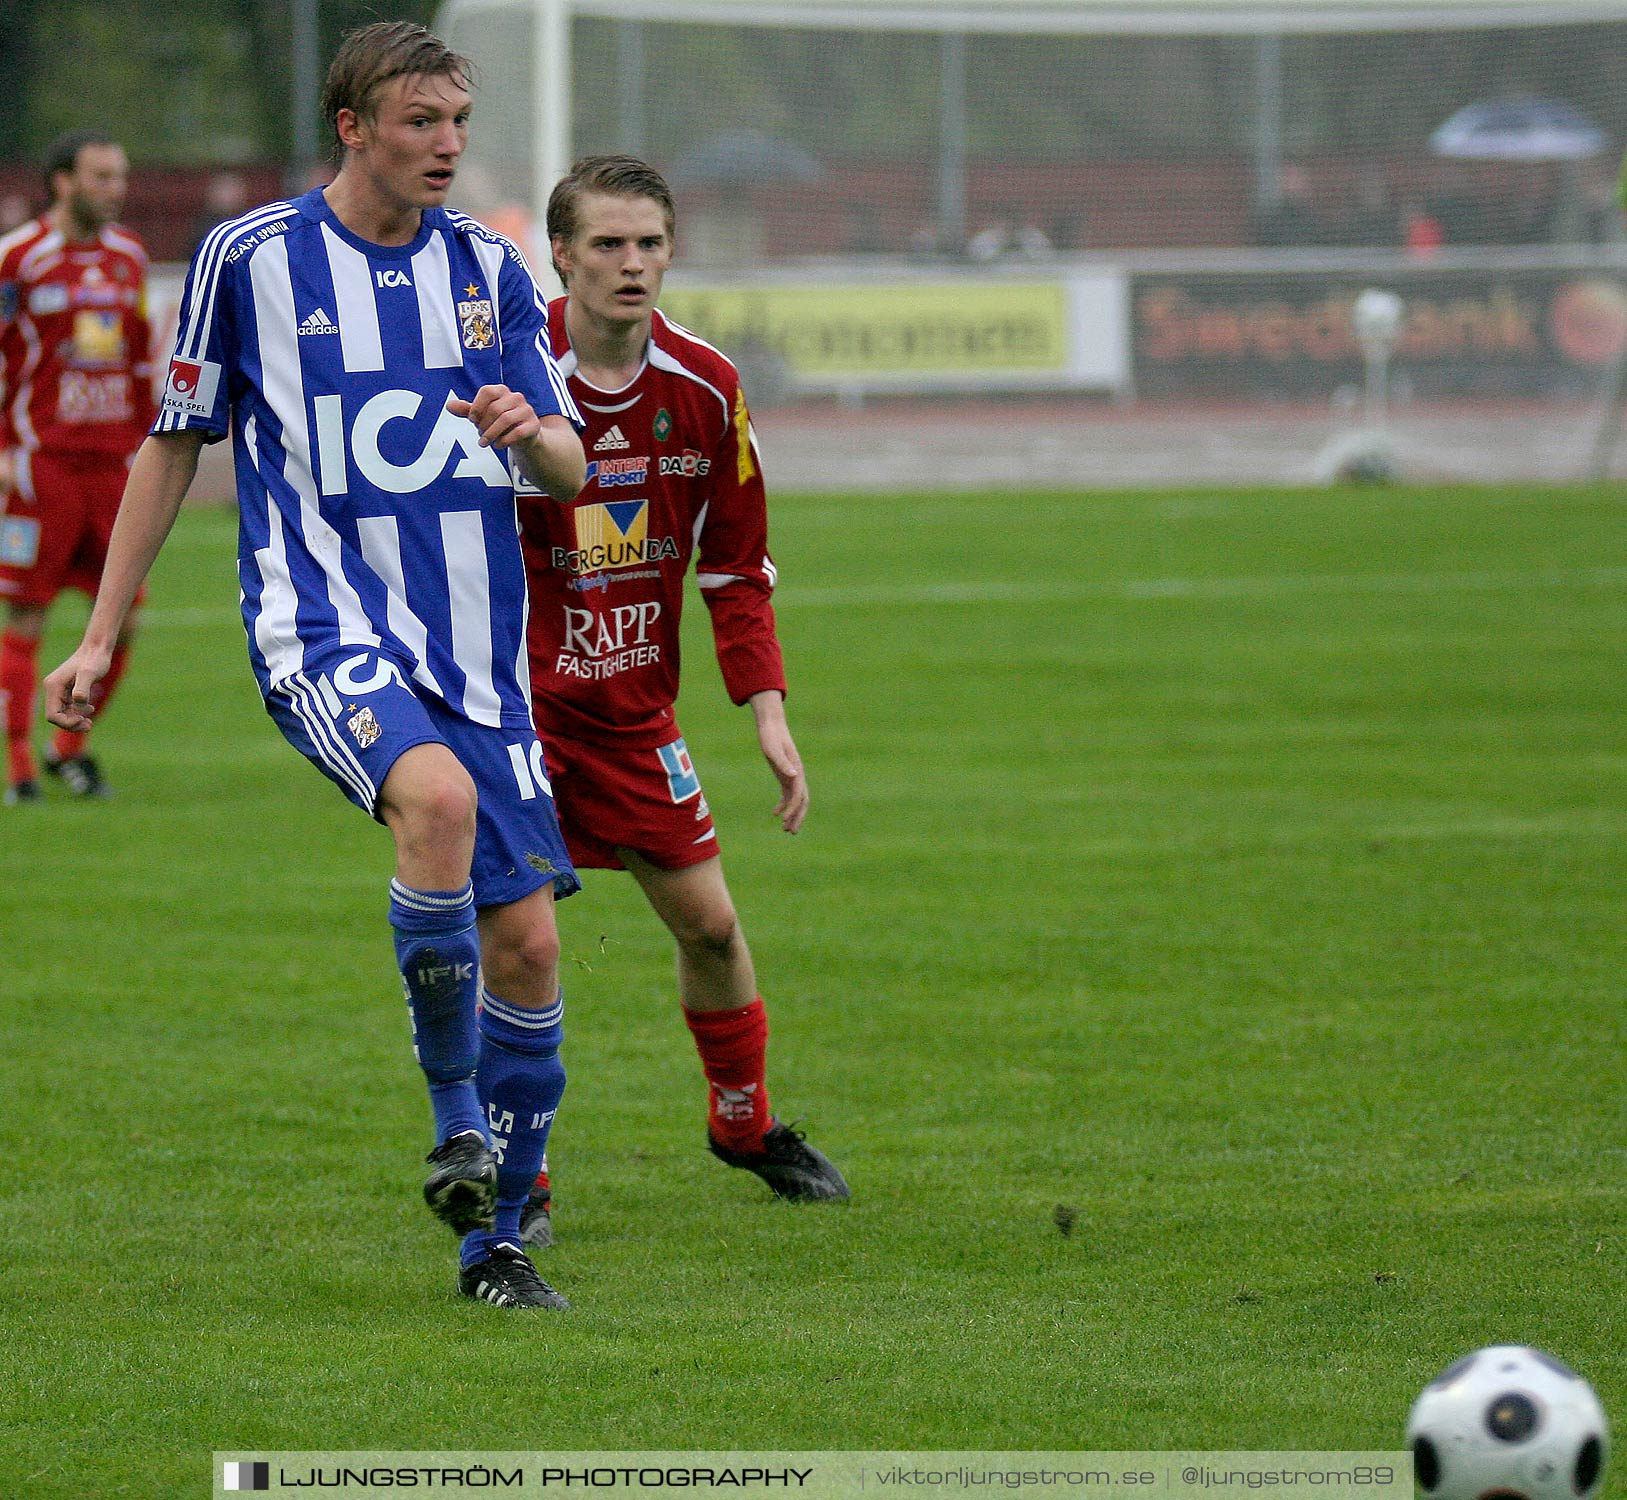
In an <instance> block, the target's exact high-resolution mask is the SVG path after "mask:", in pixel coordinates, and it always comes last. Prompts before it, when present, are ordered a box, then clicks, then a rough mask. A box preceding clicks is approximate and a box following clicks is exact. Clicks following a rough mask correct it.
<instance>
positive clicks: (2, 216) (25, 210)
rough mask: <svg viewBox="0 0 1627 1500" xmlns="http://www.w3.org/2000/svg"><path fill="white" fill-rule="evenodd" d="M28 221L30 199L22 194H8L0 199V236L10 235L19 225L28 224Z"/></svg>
mask: <svg viewBox="0 0 1627 1500" xmlns="http://www.w3.org/2000/svg"><path fill="white" fill-rule="evenodd" d="M28 219H29V207H28V199H26V198H25V197H23V195H22V194H21V193H7V194H6V195H5V196H4V197H0V234H10V233H11V231H12V230H13V229H15V228H16V227H17V226H18V225H19V224H26V223H27V222H28Z"/></svg>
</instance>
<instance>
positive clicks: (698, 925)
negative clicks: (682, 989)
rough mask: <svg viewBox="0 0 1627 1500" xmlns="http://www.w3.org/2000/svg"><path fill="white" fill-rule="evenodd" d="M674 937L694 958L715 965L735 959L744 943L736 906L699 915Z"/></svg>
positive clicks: (682, 926) (683, 925) (683, 926)
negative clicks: (709, 961)
mask: <svg viewBox="0 0 1627 1500" xmlns="http://www.w3.org/2000/svg"><path fill="white" fill-rule="evenodd" d="M674 936H675V937H676V938H677V940H678V943H679V945H680V946H681V947H682V948H683V949H684V950H685V951H686V952H687V953H689V954H690V955H691V957H694V958H698V959H702V960H711V961H712V962H714V963H715V962H719V961H722V960H725V959H730V958H733V957H734V956H735V953H736V952H737V950H738V949H739V947H740V946H741V944H742V942H743V941H744V940H743V938H742V937H741V934H740V921H739V919H738V918H737V917H736V916H735V913H734V908H733V907H732V906H723V907H719V908H718V909H717V910H715V911H708V912H704V913H701V914H699V915H698V916H696V917H694V918H693V919H691V920H689V921H687V922H684V923H683V924H681V926H680V927H679V929H678V931H677V932H676V933H674Z"/></svg>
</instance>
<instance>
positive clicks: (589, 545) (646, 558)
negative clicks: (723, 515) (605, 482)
mask: <svg viewBox="0 0 1627 1500" xmlns="http://www.w3.org/2000/svg"><path fill="white" fill-rule="evenodd" d="M571 519H572V521H573V523H574V524H575V527H576V546H575V547H555V548H554V549H553V556H552V562H553V565H554V566H555V567H556V568H565V569H567V570H569V571H570V572H572V573H593V572H598V571H600V570H601V569H605V568H631V567H636V566H637V565H638V564H639V563H650V562H662V561H665V560H666V559H668V558H675V557H677V555H678V544H677V542H675V541H674V540H673V539H672V538H671V537H670V536H661V537H652V536H651V535H650V503H649V501H647V500H606V501H602V502H600V503H598V504H594V505H582V506H578V507H577V508H576V510H575V511H573V512H572V513H571Z"/></svg>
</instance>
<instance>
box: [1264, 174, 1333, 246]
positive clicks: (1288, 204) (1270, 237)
mask: <svg viewBox="0 0 1627 1500" xmlns="http://www.w3.org/2000/svg"><path fill="white" fill-rule="evenodd" d="M1327 241H1328V226H1327V224H1326V223H1325V222H1324V221H1323V219H1322V216H1321V214H1319V213H1318V212H1317V211H1316V205H1315V203H1314V202H1313V201H1312V198H1311V184H1310V179H1309V178H1308V177H1307V176H1306V175H1305V169H1304V168H1303V167H1298V166H1286V167H1284V168H1283V169H1282V170H1281V171H1280V172H1278V173H1277V184H1276V195H1275V198H1274V200H1273V201H1271V202H1267V203H1262V204H1260V205H1259V206H1258V207H1257V208H1256V210H1255V215H1254V243H1255V244H1256V245H1271V246H1285V247H1292V246H1295V245H1325V244H1326V243H1327Z"/></svg>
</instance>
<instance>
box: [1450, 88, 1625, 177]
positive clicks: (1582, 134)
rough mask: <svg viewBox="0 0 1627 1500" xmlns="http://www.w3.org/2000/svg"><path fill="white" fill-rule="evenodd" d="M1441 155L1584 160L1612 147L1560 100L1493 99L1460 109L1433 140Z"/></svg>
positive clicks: (1497, 159)
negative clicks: (1608, 146)
mask: <svg viewBox="0 0 1627 1500" xmlns="http://www.w3.org/2000/svg"><path fill="white" fill-rule="evenodd" d="M1429 144H1430V148H1431V149H1432V150H1433V151H1434V152H1435V154H1436V155H1437V156H1455V157H1460V158H1463V159H1465V160H1469V161H1581V160H1583V159H1584V158H1585V157H1589V156H1597V155H1598V154H1599V153H1600V152H1601V151H1603V150H1605V148H1606V147H1607V145H1608V144H1609V143H1608V142H1607V141H1606V139H1605V135H1604V132H1603V131H1602V130H1600V129H1599V127H1598V126H1597V125H1595V124H1594V123H1593V122H1592V121H1591V120H1589V119H1588V118H1587V116H1586V115H1584V114H1583V113H1582V112H1581V111H1580V110H1578V109H1575V108H1573V107H1572V106H1571V105H1569V104H1566V103H1564V102H1563V101H1562V100H1559V99H1535V98H1529V99H1492V100H1487V101H1486V102H1485V103H1483V104H1471V105H1469V106H1468V107H1467V108H1464V109H1460V110H1459V111H1458V112H1457V113H1456V114H1455V115H1453V116H1452V118H1451V119H1450V120H1448V121H1447V122H1446V123H1445V124H1444V125H1442V126H1441V127H1440V129H1438V130H1437V131H1436V132H1435V133H1434V134H1433V135H1432V136H1430V138H1429Z"/></svg>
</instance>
